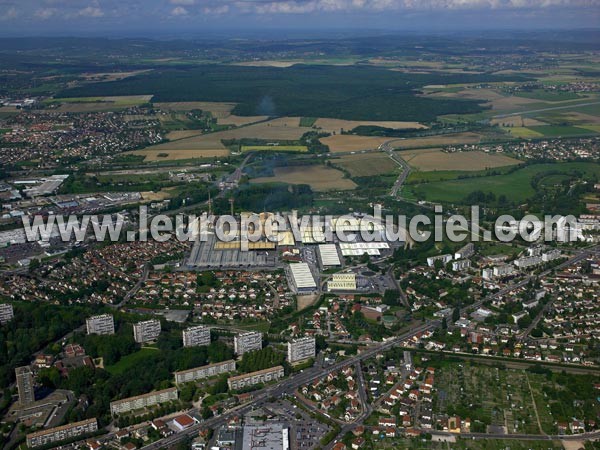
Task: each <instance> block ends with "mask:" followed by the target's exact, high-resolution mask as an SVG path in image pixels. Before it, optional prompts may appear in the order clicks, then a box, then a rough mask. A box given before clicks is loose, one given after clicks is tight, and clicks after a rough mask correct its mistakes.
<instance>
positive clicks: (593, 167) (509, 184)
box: [411, 162, 600, 202]
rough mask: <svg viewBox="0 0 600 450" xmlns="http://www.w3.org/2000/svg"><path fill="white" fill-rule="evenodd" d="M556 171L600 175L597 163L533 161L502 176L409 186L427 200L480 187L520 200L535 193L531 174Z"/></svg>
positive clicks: (459, 196) (456, 197) (450, 198)
mask: <svg viewBox="0 0 600 450" xmlns="http://www.w3.org/2000/svg"><path fill="white" fill-rule="evenodd" d="M557 171H560V172H562V173H564V174H570V173H572V172H573V171H580V172H582V173H584V174H586V175H593V174H596V175H600V164H594V163H577V162H574V163H560V164H535V165H531V166H527V167H523V168H522V169H518V170H515V171H514V172H512V173H509V174H504V175H497V176H488V177H480V178H474V179H462V180H458V179H456V180H448V181H440V182H431V183H424V184H419V185H416V186H414V185H413V186H411V190H412V191H413V192H414V194H415V195H416V196H417V198H424V199H425V200H429V201H439V202H460V201H461V200H463V199H464V198H465V197H466V196H467V195H469V194H470V193H471V192H474V191H477V190H481V191H483V192H494V194H496V197H498V196H500V195H505V196H506V197H507V198H508V199H510V200H511V201H517V202H521V201H524V200H526V199H527V198H530V197H532V196H533V195H534V194H535V191H534V189H533V187H532V186H531V179H532V177H533V176H535V175H537V174H539V173H543V172H557Z"/></svg>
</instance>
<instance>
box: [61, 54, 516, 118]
mask: <svg viewBox="0 0 600 450" xmlns="http://www.w3.org/2000/svg"><path fill="white" fill-rule="evenodd" d="M515 77H516V78H515ZM516 79H519V80H522V79H523V77H522V76H518V75H517V76H503V75H490V74H468V73H461V74H414V73H412V74H406V73H401V72H393V71H390V70H387V69H382V68H376V67H368V66H349V67H338V66H319V65H295V66H292V67H289V68H285V69H282V68H275V67H242V66H229V65H207V66H199V67H196V68H182V69H165V70H156V71H153V72H150V73H145V74H141V75H138V76H134V77H129V78H126V79H123V80H120V81H114V82H103V83H95V84H88V85H85V86H80V87H76V88H72V89H67V90H65V91H62V92H60V93H59V94H58V96H57V97H97V96H114V95H148V94H153V95H154V98H153V101H160V102H176V101H191V100H202V101H217V102H235V103H238V105H237V106H236V107H235V109H234V110H233V113H234V114H238V115H242V116H253V115H267V116H301V117H302V116H304V117H334V118H340V119H353V120H415V121H426V122H428V121H433V120H435V119H436V117H437V116H439V115H444V114H468V113H477V112H480V111H482V110H483V108H482V106H481V104H480V103H481V102H479V101H475V100H456V99H433V98H425V97H420V96H419V95H418V90H419V89H420V88H421V87H423V86H425V85H428V84H452V83H477V82H495V81H514V80H516Z"/></svg>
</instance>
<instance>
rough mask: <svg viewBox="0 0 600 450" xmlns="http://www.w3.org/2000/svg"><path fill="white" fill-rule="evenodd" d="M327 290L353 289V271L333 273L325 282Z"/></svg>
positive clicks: (354, 277)
mask: <svg viewBox="0 0 600 450" xmlns="http://www.w3.org/2000/svg"><path fill="white" fill-rule="evenodd" d="M327 290H328V291H329V292H331V291H355V290H356V274H354V273H335V274H333V275H332V276H331V280H329V281H328V282H327Z"/></svg>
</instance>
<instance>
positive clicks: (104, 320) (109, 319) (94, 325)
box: [85, 314, 115, 334]
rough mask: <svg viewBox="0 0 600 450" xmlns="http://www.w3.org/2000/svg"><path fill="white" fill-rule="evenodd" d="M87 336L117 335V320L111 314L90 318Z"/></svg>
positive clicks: (86, 323)
mask: <svg viewBox="0 0 600 450" xmlns="http://www.w3.org/2000/svg"><path fill="white" fill-rule="evenodd" d="M85 325H86V327H87V334H115V320H114V318H113V316H111V315H110V314H101V315H99V316H92V317H88V318H87V319H86V321H85Z"/></svg>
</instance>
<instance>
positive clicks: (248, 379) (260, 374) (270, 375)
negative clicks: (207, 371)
mask: <svg viewBox="0 0 600 450" xmlns="http://www.w3.org/2000/svg"><path fill="white" fill-rule="evenodd" d="M283 375H284V373H283V366H276V367H270V368H268V369H264V370H259V371H256V372H251V373H246V374H243V375H237V376H235V377H230V378H229V379H228V380H227V385H228V386H229V389H231V390H237V389H242V388H245V387H247V386H254V385H256V384H260V383H268V382H270V381H275V380H279V379H280V378H282V377H283Z"/></svg>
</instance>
